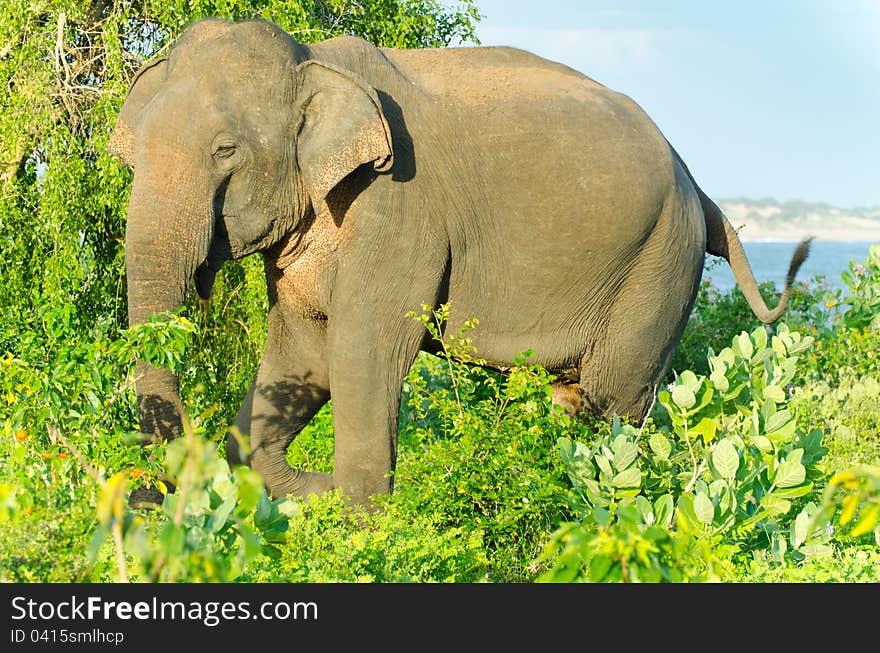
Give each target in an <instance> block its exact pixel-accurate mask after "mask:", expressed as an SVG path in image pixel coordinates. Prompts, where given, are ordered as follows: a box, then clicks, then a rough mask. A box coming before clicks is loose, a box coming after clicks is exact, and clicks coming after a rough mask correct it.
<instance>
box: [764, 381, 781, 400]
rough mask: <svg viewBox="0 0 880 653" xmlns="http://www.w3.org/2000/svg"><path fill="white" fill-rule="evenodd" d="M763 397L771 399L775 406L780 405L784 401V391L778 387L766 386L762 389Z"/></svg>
mask: <svg viewBox="0 0 880 653" xmlns="http://www.w3.org/2000/svg"><path fill="white" fill-rule="evenodd" d="M764 396H765V397H766V398H767V399H772V400H773V401H775V402H776V403H777V404H781V403H782V402H784V401H785V390H783V389H782V388H780V387H779V386H778V385H768V386H767V387H765V388H764Z"/></svg>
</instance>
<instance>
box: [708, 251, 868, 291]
mask: <svg viewBox="0 0 880 653" xmlns="http://www.w3.org/2000/svg"><path fill="white" fill-rule="evenodd" d="M796 247H797V243H794V242H792V243H784V242H744V243H743V248H745V250H746V256H747V257H748V259H749V263H750V264H751V266H752V272H753V273H754V275H755V279H756V280H757V282H758V283H762V282H764V281H773V282H774V283H776V286H777V288H779V289H781V288H782V287H783V286H784V285H785V275H786V273H787V272H788V264H789V263H790V262H791V257H792V254H794V250H795V248H796ZM870 248H871V243H869V242H837V241H831V240H814V241H813V243H812V244H811V245H810V255H809V257H808V258H807V260H806V261H804V264H803V265H802V266H801V269H800V270H799V271H798V274H797V277H796V279H797V280H798V281H807V282H810V281H811V280H812V278H813V277H814V276H816V275H822V276H824V277H825V282H826V284H827V285H828V286H829V287H830V288H839V289H841V290H845V289H846V284H844V283H843V281H842V280H841V278H840V273H841V272H843V271H844V270H846V269H847V268H848V267H849V262H850V261H851V260H853V259H854V260H856V261H858V262H859V263H863V262H864V261H865V259H866V258H867V257H868V250H869V249H870ZM703 279H704V280H705V279H709V280H710V281H711V282H712V285H714V286H715V287H716V288H718V289H719V290H721V291H724V292H726V291H728V290H730V289H731V288H733V285H734V279H733V273H732V272H731V270H730V266H729V265H728V264H727V261H725V260H724V259H722V258H718V257H716V256H711V255H708V254H707V255H706V269H705V271H704V272H703Z"/></svg>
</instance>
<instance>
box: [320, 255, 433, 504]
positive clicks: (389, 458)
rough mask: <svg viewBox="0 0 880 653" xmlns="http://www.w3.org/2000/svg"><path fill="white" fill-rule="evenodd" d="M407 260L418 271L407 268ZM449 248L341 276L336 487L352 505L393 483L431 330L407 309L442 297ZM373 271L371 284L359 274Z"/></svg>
mask: <svg viewBox="0 0 880 653" xmlns="http://www.w3.org/2000/svg"><path fill="white" fill-rule="evenodd" d="M403 260H410V261H416V262H418V268H417V269H409V270H400V269H396V267H395V265H400V262H401V261H403ZM444 263H445V249H441V248H439V247H438V248H437V249H436V250H429V251H424V252H423V253H421V254H419V253H418V252H417V253H416V254H414V255H412V256H408V257H403V256H397V255H388V256H386V257H384V258H383V259H382V260H377V259H376V258H372V259H369V260H367V261H366V262H361V264H360V266H358V267H356V266H352V267H351V268H349V270H353V271H355V273H354V274H352V275H351V276H350V277H347V276H344V275H342V274H340V275H339V276H338V277H337V286H336V289H335V291H334V295H333V304H334V310H333V315H332V316H331V318H330V322H329V323H328V331H327V343H328V363H329V368H330V391H331V395H332V399H333V433H334V438H335V441H336V450H335V455H334V461H333V484H334V487H336V488H341V490H342V493H343V494H344V495H345V496H346V497H347V498H348V500H349V501H350V502H351V503H354V504H359V505H364V506H367V507H370V496H371V495H373V494H387V493H390V492H391V490H392V488H393V479H392V476H391V475H392V473H393V471H394V468H395V464H396V461H397V419H398V410H399V408H400V397H401V386H402V384H403V380H404V378H405V377H406V374H407V372H408V371H409V368H410V366H411V365H412V363H413V360H414V359H415V356H416V354H417V353H418V350H419V345H420V343H421V342H422V339H423V337H424V327H423V326H422V325H421V324H420V323H419V322H418V321H416V320H413V319H411V318H409V317H407V313H408V312H409V311H412V310H418V309H419V307H420V306H421V304H423V303H428V304H432V305H433V303H434V302H435V301H436V299H437V293H438V288H439V286H440V282H441V278H442V275H443V264H444ZM358 268H360V269H368V270H369V271H370V275H371V276H372V279H371V282H370V283H369V284H364V283H363V281H362V279H363V277H362V276H361V275H360V274H357V272H356V271H357V270H358Z"/></svg>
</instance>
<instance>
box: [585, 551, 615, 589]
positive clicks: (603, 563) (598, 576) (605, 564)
mask: <svg viewBox="0 0 880 653" xmlns="http://www.w3.org/2000/svg"><path fill="white" fill-rule="evenodd" d="M611 564H612V561H611V557H610V556H607V555H596V556H593V557H592V558H591V559H590V580H591V581H593V582H594V583H601V582H602V580H603V579H604V578H605V576H607V575H608V570H609V569H611Z"/></svg>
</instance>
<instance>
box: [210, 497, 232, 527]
mask: <svg viewBox="0 0 880 653" xmlns="http://www.w3.org/2000/svg"><path fill="white" fill-rule="evenodd" d="M234 509H235V499H234V498H230V499H227V500H226V501H224V502H223V503H221V504H220V506H219V507H218V508H217V510H215V511H214V513H213V514H212V515H211V517H210V518H209V519H208V530H210V531H211V532H212V533H216V532H217V531H219V530H220V529H221V528H223V526H225V525H226V520H227V519H229V515H231V514H232V511H233V510H234Z"/></svg>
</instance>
